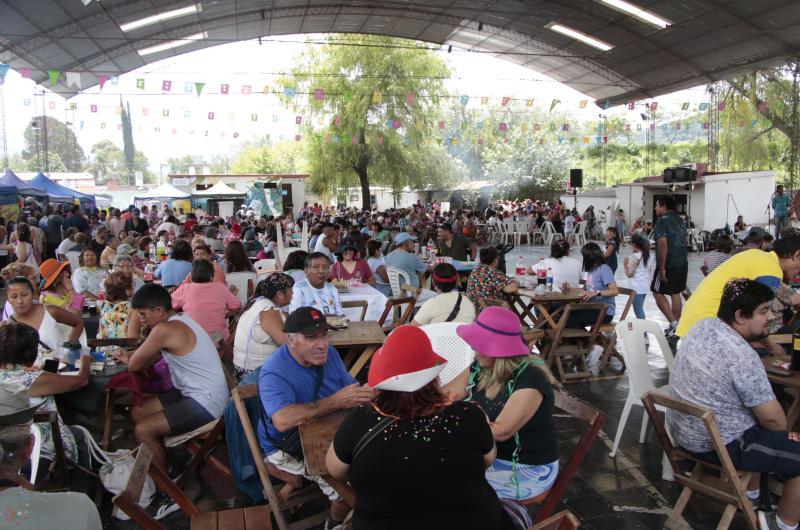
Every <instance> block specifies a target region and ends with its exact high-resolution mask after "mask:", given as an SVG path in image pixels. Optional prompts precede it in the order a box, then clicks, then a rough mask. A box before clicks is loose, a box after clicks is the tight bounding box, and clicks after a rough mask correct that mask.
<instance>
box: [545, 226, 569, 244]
mask: <svg viewBox="0 0 800 530" xmlns="http://www.w3.org/2000/svg"><path fill="white" fill-rule="evenodd" d="M542 229H543V230H544V232H545V233H546V234H547V235H546V236H544V238H545V243H544V244H545V246H546V247H549V246H550V245H552V244H553V240H554V239H564V235H563V234H559V233H558V232H556V228H555V227H554V226H553V223H551V222H550V221H545V222H544V224H543V225H542Z"/></svg>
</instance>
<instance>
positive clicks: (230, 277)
mask: <svg viewBox="0 0 800 530" xmlns="http://www.w3.org/2000/svg"><path fill="white" fill-rule="evenodd" d="M225 283H227V284H228V286H229V287H230V286H234V287H236V288H237V289H238V290H239V291H238V292H237V293H236V298H238V299H239V302H241V304H242V305H245V304H246V303H247V300H248V298H250V296H252V294H253V291H254V290H255V287H256V273H255V272H229V273H228V274H226V275H225Z"/></svg>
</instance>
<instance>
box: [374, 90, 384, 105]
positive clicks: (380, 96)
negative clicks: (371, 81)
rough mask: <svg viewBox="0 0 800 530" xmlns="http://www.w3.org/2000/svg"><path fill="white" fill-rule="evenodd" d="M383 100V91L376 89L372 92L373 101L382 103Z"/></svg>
mask: <svg viewBox="0 0 800 530" xmlns="http://www.w3.org/2000/svg"><path fill="white" fill-rule="evenodd" d="M382 101H383V92H380V91H379V90H376V91H375V92H373V93H372V102H373V103H381V102H382Z"/></svg>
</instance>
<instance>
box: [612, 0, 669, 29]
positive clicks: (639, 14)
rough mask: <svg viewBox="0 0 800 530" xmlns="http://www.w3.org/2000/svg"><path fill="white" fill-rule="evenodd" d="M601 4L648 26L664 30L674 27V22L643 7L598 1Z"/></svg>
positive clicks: (618, 0)
mask: <svg viewBox="0 0 800 530" xmlns="http://www.w3.org/2000/svg"><path fill="white" fill-rule="evenodd" d="M596 1H597V2H600V3H601V4H604V5H607V6H608V7H610V8H612V9H616V10H617V11H622V12H623V13H625V14H628V15H630V16H632V17H634V18H638V19H639V20H641V21H642V22H646V23H648V24H652V25H653V26H656V27H658V28H661V29H664V28H666V27H667V26H670V25H672V22H671V21H669V20H667V19H666V18H662V17H660V16H658V15H655V14H653V13H651V12H650V11H647V10H645V9H642V8H641V7H639V6H637V5H635V4H631V3H630V2H626V1H625V0H596Z"/></svg>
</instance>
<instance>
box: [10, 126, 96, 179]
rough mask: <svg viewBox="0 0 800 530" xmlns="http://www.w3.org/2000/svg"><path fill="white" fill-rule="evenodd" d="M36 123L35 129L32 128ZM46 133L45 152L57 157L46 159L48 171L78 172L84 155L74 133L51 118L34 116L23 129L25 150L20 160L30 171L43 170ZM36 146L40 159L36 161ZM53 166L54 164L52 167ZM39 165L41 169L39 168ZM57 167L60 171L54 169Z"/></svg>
mask: <svg viewBox="0 0 800 530" xmlns="http://www.w3.org/2000/svg"><path fill="white" fill-rule="evenodd" d="M33 123H36V125H37V127H36V128H34V127H33V126H32V124H33ZM45 130H46V131H47V151H48V152H49V153H51V154H55V155H57V160H56V158H55V157H53V156H52V155H51V156H49V157H48V163H49V165H50V171H80V170H81V167H82V165H83V161H84V158H85V155H84V153H83V148H81V146H80V144H78V142H77V140H76V138H75V133H74V132H73V131H72V129H70V128H68V127H67V126H66V125H65V124H64V123H63V122H61V121H59V120H57V119H56V118H53V117H52V116H47V117H44V116H36V117H34V118H32V119H31V123H29V124H28V126H27V127H26V128H25V132H24V133H23V135H24V138H25V148H24V149H23V151H22V158H23V159H24V160H25V161H26V166H27V168H28V169H29V170H30V171H39V170H44V132H45ZM37 145H38V153H39V157H40V162H39V164H37V163H36V160H37ZM54 164H56V165H55V166H54ZM39 165H41V167H39ZM56 167H59V168H61V169H56Z"/></svg>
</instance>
